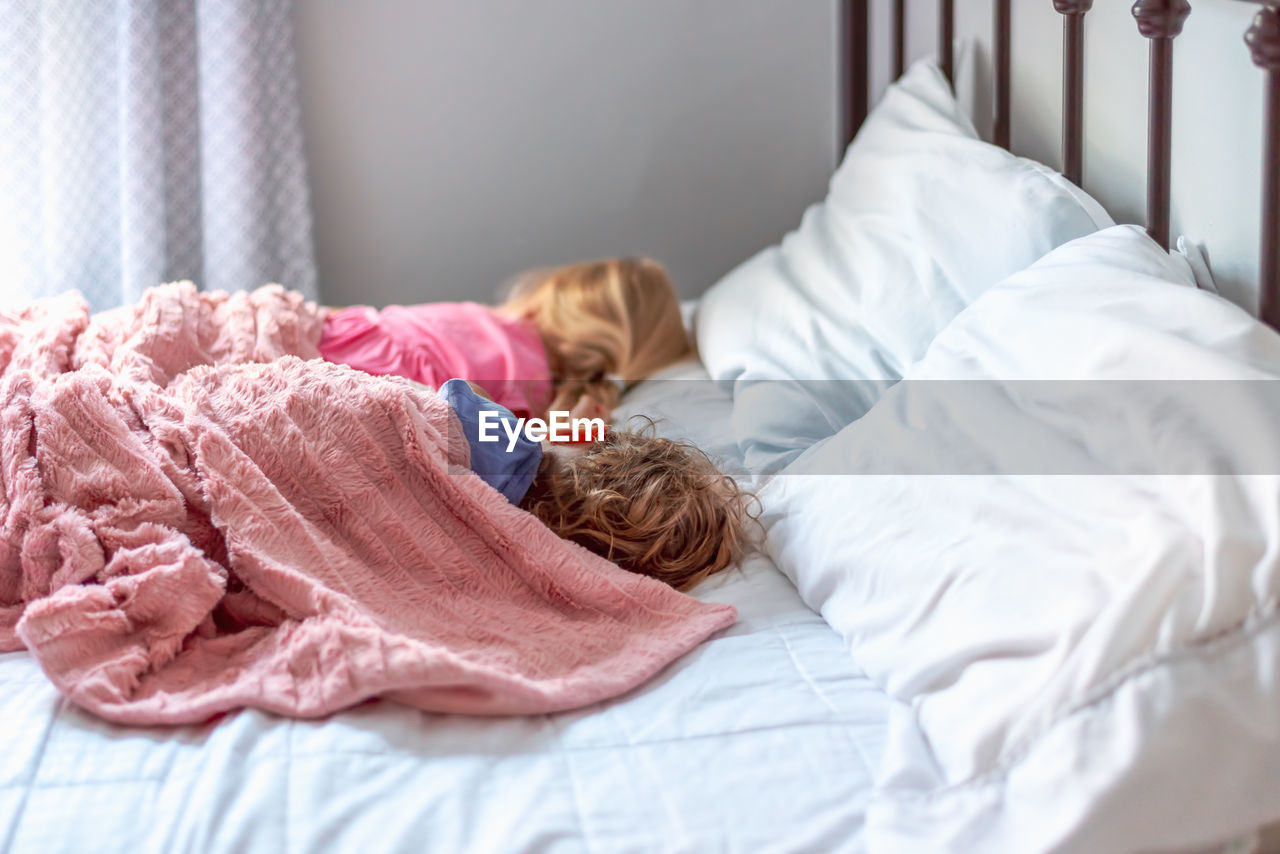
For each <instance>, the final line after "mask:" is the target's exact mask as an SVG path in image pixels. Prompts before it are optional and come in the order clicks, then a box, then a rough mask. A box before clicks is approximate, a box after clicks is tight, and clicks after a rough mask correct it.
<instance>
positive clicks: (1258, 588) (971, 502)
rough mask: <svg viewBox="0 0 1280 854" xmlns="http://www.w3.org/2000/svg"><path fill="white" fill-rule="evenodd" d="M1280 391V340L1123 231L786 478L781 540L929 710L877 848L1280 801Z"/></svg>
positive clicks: (1226, 828)
mask: <svg viewBox="0 0 1280 854" xmlns="http://www.w3.org/2000/svg"><path fill="white" fill-rule="evenodd" d="M993 380H999V381H1000V382H992V381H993ZM1277 402H1280V336H1278V335H1277V334H1276V333H1275V332H1273V331H1272V330H1270V329H1267V328H1266V327H1264V326H1262V325H1261V324H1259V323H1257V322H1256V321H1255V320H1254V319H1253V318H1251V317H1250V316H1248V315H1247V314H1246V313H1245V312H1243V311H1241V310H1240V309H1238V308H1236V307H1235V306H1232V305H1230V304H1229V303H1227V302H1225V301H1224V300H1221V299H1219V298H1218V297H1216V296H1213V295H1211V294H1208V293H1206V292H1204V291H1200V290H1196V288H1195V287H1194V285H1193V283H1192V279H1191V277H1190V275H1189V274H1188V272H1187V269H1186V266H1185V263H1184V262H1182V261H1180V260H1178V259H1175V258H1171V257H1170V256H1168V255H1167V254H1165V253H1163V252H1162V251H1161V250H1160V249H1159V248H1158V247H1157V246H1155V244H1154V243H1152V242H1151V241H1150V240H1149V239H1148V238H1147V237H1146V235H1145V234H1143V233H1142V232H1141V231H1140V230H1138V229H1136V228H1132V227H1121V228H1114V229H1110V230H1107V231H1104V232H1100V233H1099V234H1097V235H1093V236H1090V237H1086V238H1083V239H1081V240H1078V241H1076V242H1074V243H1072V244H1068V245H1067V246H1065V247H1063V248H1061V249H1059V250H1057V251H1055V252H1053V253H1050V255H1048V256H1047V257H1046V258H1045V259H1043V260H1042V261H1041V262H1039V263H1037V264H1036V265H1034V266H1033V267H1032V268H1030V269H1029V270H1027V271H1025V272H1023V273H1021V274H1018V275H1015V276H1013V277H1011V278H1010V279H1008V280H1007V281H1006V282H1004V283H1002V284H1000V285H998V286H997V287H995V288H994V289H992V290H991V291H989V292H988V293H987V294H985V295H984V296H983V297H982V298H980V299H979V300H977V301H976V302H975V303H974V304H973V305H972V306H970V307H969V308H968V309H966V310H965V311H964V312H963V313H962V314H960V315H959V317H958V318H957V319H956V320H955V321H954V322H953V323H952V325H951V326H949V327H948V328H947V329H946V330H945V331H944V332H943V333H942V334H941V335H939V337H938V338H937V340H936V341H935V342H934V344H933V346H932V347H931V348H930V350H929V351H928V353H927V355H926V356H925V358H924V359H923V360H922V361H921V362H920V363H918V364H917V365H915V366H914V367H913V368H912V369H911V370H910V371H909V372H908V375H907V377H906V379H905V380H904V382H902V383H900V384H899V385H898V386H896V387H895V388H893V389H892V390H890V391H889V392H888V393H887V394H886V395H885V397H884V398H883V399H882V400H881V401H880V402H879V403H878V404H877V406H876V407H875V408H874V409H873V410H872V411H871V412H870V413H868V414H867V415H866V416H865V417H864V418H862V419H861V420H859V421H858V422H855V423H854V424H852V425H850V426H849V427H847V428H845V430H843V431H842V432H841V433H839V434H838V435H836V436H835V437H833V438H832V439H830V440H829V441H827V442H826V443H824V444H822V445H819V446H816V447H814V448H812V449H810V450H809V451H808V452H806V453H805V454H804V455H803V456H802V457H801V458H800V459H799V460H798V461H797V462H796V463H794V464H793V465H792V466H790V467H789V468H788V469H786V470H785V472H784V473H783V474H782V475H780V476H778V477H777V478H775V479H774V480H773V481H772V482H771V483H770V484H769V486H768V487H767V488H766V489H765V491H764V494H763V500H764V501H765V505H766V519H765V521H766V524H767V525H768V526H769V537H768V546H769V551H770V553H771V554H772V555H773V556H774V557H775V559H776V560H777V562H778V564H779V566H780V567H782V569H783V570H784V571H785V572H787V573H788V574H789V575H790V576H791V577H793V578H794V579H795V581H796V583H797V585H798V587H799V589H800V591H801V594H802V595H803V597H804V598H805V600H806V601H807V602H809V603H810V605H811V606H813V607H814V608H816V609H819V610H820V611H821V612H822V614H823V616H824V617H825V618H826V619H827V621H828V622H829V623H831V625H832V626H833V627H835V628H836V629H837V630H838V631H840V632H841V634H842V635H843V636H844V638H845V640H846V642H847V643H848V645H849V648H850V652H851V654H852V657H853V658H855V659H856V660H857V661H858V662H859V664H861V665H862V666H863V667H864V668H865V669H866V670H867V672H868V674H869V675H870V676H871V677H872V678H873V679H874V680H875V681H876V682H877V684H879V685H881V686H882V687H883V688H884V689H885V690H886V691H887V692H888V693H889V694H890V695H891V696H892V697H894V698H895V699H896V700H898V701H900V702H901V704H902V706H901V707H900V708H902V709H904V710H907V711H905V713H904V714H902V715H901V716H900V717H899V718H898V719H897V721H896V722H895V726H894V727H893V732H894V734H893V735H892V736H891V740H890V747H889V750H888V754H887V767H886V769H885V773H884V775H883V776H882V778H881V779H880V780H879V789H878V792H877V795H876V797H875V799H874V800H873V804H872V806H871V809H870V811H869V818H868V831H867V842H868V847H869V849H870V850H872V851H901V852H914V851H954V852H982V851H988V852H1010V851H1017V852H1037V851H1080V852H1107V851H1116V852H1120V851H1139V850H1141V851H1161V850H1187V849H1193V848H1195V847H1196V846H1208V845H1212V844H1216V843H1220V842H1222V841H1223V840H1226V839H1228V838H1230V837H1232V836H1233V835H1236V834H1239V833H1242V832H1247V831H1249V830H1250V829H1252V828H1254V827H1256V826H1258V825H1261V824H1263V823H1266V822H1268V821H1272V820H1275V819H1277V818H1280V614H1278V613H1277V604H1278V602H1280V451H1278V450H1277V449H1280V406H1278V405H1277ZM898 724H901V726H898ZM921 757H928V759H927V760H925V761H922V758H921Z"/></svg>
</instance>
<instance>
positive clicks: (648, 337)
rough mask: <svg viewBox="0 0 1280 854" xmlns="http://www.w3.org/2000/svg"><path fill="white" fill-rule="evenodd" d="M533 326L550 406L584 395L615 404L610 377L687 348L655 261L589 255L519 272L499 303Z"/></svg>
mask: <svg viewBox="0 0 1280 854" xmlns="http://www.w3.org/2000/svg"><path fill="white" fill-rule="evenodd" d="M503 309H504V310H505V311H507V312H508V313H510V314H513V315H516V316H519V317H523V318H526V319H527V320H529V321H530V322H532V323H533V324H534V326H536V327H537V328H538V331H539V333H541V335H542V341H543V344H544V346H545V347H546V349H547V358H548V360H549V362H550V367H551V375H552V378H553V379H554V380H555V383H556V394H555V399H554V400H553V401H552V404H551V406H550V409H553V410H555V409H561V410H570V409H572V408H573V405H574V403H575V402H576V401H577V400H578V398H579V396H581V395H583V394H588V395H591V396H592V397H594V398H595V399H597V400H598V401H599V402H600V403H602V404H604V405H605V406H608V407H612V406H613V405H614V404H616V403H617V397H618V390H617V387H616V386H615V385H614V384H613V383H612V382H611V381H610V380H609V377H610V376H618V377H621V378H623V379H624V380H640V379H644V378H645V377H648V376H651V375H653V374H654V373H656V372H657V371H659V370H661V369H662V368H665V367H667V366H668V365H671V364H673V363H675V362H678V361H680V360H682V359H685V358H688V357H689V356H691V355H692V354H693V348H692V346H691V345H690V343H689V337H688V335H687V334H686V333H685V329H684V322H683V321H682V319H681V316H680V301H679V298H678V297H677V296H676V292H675V288H674V287H672V285H671V280H670V279H669V278H668V277H667V273H666V271H665V270H663V269H662V265H660V264H658V263H657V262H656V261H650V260H647V259H636V258H617V259H612V260H607V261H590V262H587V263H583V264H574V265H572V266H569V267H561V268H559V269H557V270H550V271H543V272H537V273H530V274H527V275H526V276H524V277H523V278H522V279H521V280H520V281H519V283H518V284H517V285H516V287H515V289H514V290H513V292H512V294H511V296H510V298H509V299H508V300H507V301H506V303H505V304H504V305H503Z"/></svg>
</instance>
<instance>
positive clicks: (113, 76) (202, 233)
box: [0, 0, 316, 309]
mask: <svg viewBox="0 0 1280 854" xmlns="http://www.w3.org/2000/svg"><path fill="white" fill-rule="evenodd" d="M175 279H191V280H193V281H194V282H196V284H197V285H199V286H200V287H202V288H205V289H210V290H214V289H226V290H235V289H240V288H250V287H256V286H258V285H261V284H264V283H266V282H279V283H281V284H283V285H284V286H286V287H288V288H294V289H297V290H301V291H303V292H304V293H306V294H308V295H309V296H315V280H316V274H315V256H314V252H313V249H312V243H311V216H310V209H309V205H308V198H307V185H306V168H305V163H304V159H303V149H302V128H301V120H300V116H299V105H298V93H297V79H296V75H295V71H294V55H293V29H292V24H291V21H290V14H289V0H0V297H3V298H6V301H14V300H21V299H25V298H30V297H35V296H44V295H48V294H52V293H57V292H60V291H64V290H67V289H70V288H78V289H79V290H80V291H81V292H83V293H84V295H85V297H86V298H87V299H88V300H89V302H90V304H91V305H92V306H93V307H94V308H95V309H100V308H107V307H109V306H113V305H118V304H120V303H124V302H130V301H133V300H134V299H136V298H137V296H138V294H139V293H140V292H141V291H143V290H144V289H146V288H148V287H150V286H152V285H156V284H159V283H161V282H166V281H172V280H175Z"/></svg>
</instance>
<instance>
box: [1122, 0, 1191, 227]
mask: <svg viewBox="0 0 1280 854" xmlns="http://www.w3.org/2000/svg"><path fill="white" fill-rule="evenodd" d="M1190 14H1191V4H1190V3H1188V2H1187V0H1138V2H1136V3H1134V4H1133V17H1134V18H1136V19H1137V21H1138V32H1140V33H1142V34H1143V35H1144V36H1146V37H1147V38H1148V39H1150V40H1151V81H1150V84H1149V87H1148V90H1147V93H1148V94H1147V97H1148V99H1149V100H1148V106H1147V110H1148V116H1149V118H1148V129H1147V231H1148V232H1149V233H1150V234H1151V237H1152V238H1153V239H1154V240H1155V241H1156V242H1157V243H1159V244H1160V245H1161V246H1163V247H1164V248H1165V249H1168V248H1169V205H1170V191H1169V187H1170V183H1171V181H1172V163H1173V40H1174V39H1175V38H1177V37H1178V35H1179V34H1180V33H1181V32H1182V25H1183V24H1184V23H1185V22H1186V20H1187V16H1188V15H1190Z"/></svg>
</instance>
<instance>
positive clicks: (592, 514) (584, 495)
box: [520, 431, 751, 590]
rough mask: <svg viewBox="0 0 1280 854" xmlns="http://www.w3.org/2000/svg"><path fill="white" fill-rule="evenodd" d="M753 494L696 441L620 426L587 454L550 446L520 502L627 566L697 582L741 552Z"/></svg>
mask: <svg viewBox="0 0 1280 854" xmlns="http://www.w3.org/2000/svg"><path fill="white" fill-rule="evenodd" d="M750 501H751V496H750V495H749V494H748V493H746V492H744V491H743V490H742V489H741V488H740V487H739V486H738V484H737V483H736V482H735V481H734V480H733V478H731V477H728V476H727V475H724V474H721V473H720V471H719V470H718V469H717V468H716V467H715V464H714V463H713V462H712V461H711V459H710V458H709V457H708V456H707V455H706V454H705V453H703V452H702V451H701V450H699V449H698V448H696V447H694V446H693V445H690V444H687V443H684V442H676V441H672V440H670V439H662V438H658V437H655V436H648V435H642V434H640V433H632V432H626V431H611V432H609V433H608V434H607V435H606V436H605V438H604V440H603V441H600V442H597V443H595V444H594V445H592V446H591V447H590V448H589V449H588V450H587V451H586V452H584V453H582V454H581V455H579V456H575V457H570V458H568V459H561V458H558V457H556V455H554V454H546V455H545V456H544V457H543V461H542V466H541V468H539V470H538V475H537V477H536V478H535V479H534V482H533V486H532V487H530V489H529V492H528V493H527V494H526V495H525V497H524V500H523V501H521V502H520V506H521V507H523V508H524V509H525V510H528V511H529V512H530V513H532V514H533V515H534V516H536V517H538V519H539V520H540V521H541V522H542V523H543V524H544V525H546V526H547V527H549V528H551V530H553V531H555V532H556V533H557V534H559V535H560V536H561V537H563V538H565V539H567V540H572V541H574V542H575V543H578V544H579V545H581V546H585V547H586V548H588V549H590V550H591V551H593V552H595V553H596V554H599V555H601V556H602V557H605V558H607V559H608V560H611V561H613V562H614V563H616V564H617V565H618V566H620V567H622V568H623V569H626V570H630V571H631V572H637V573H640V574H642V575H648V576H651V577H653V578H656V579H658V580H659V581H663V582H666V583H667V584H670V585H671V586H672V587H674V588H676V589H677V590H688V589H689V588H690V587H693V586H694V585H695V584H697V583H698V582H700V581H702V580H703V579H705V578H707V577H708V576H710V575H713V574H715V573H717V572H720V571H721V570H723V569H725V568H726V567H728V566H730V565H731V564H732V563H734V562H735V561H736V560H738V558H740V557H741V556H742V553H743V551H744V549H745V548H746V545H747V531H746V528H747V520H748V516H749V514H748V509H749V508H748V504H749V502H750Z"/></svg>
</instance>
